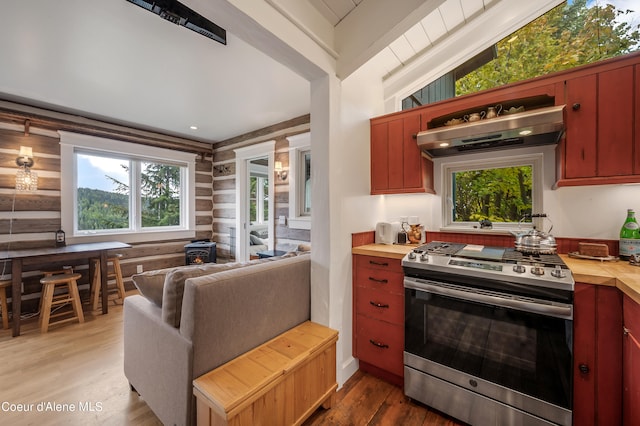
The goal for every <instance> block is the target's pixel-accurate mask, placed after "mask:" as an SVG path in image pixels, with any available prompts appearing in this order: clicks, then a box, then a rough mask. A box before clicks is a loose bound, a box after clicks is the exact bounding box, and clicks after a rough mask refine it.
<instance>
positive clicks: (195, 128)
mask: <svg viewBox="0 0 640 426" xmlns="http://www.w3.org/2000/svg"><path fill="white" fill-rule="evenodd" d="M189 128H190V129H191V130H198V126H189Z"/></svg>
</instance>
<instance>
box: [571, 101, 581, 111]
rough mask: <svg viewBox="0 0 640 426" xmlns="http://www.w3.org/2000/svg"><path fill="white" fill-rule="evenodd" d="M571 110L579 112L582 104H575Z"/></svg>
mask: <svg viewBox="0 0 640 426" xmlns="http://www.w3.org/2000/svg"><path fill="white" fill-rule="evenodd" d="M571 109H573V110H574V111H577V110H579V109H580V104H579V103H577V102H576V103H575V104H573V105H572V106H571Z"/></svg>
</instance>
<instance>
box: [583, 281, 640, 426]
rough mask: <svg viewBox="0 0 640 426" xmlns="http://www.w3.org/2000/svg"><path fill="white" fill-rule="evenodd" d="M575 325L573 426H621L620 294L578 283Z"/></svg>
mask: <svg viewBox="0 0 640 426" xmlns="http://www.w3.org/2000/svg"><path fill="white" fill-rule="evenodd" d="M573 326H574V335H573V339H574V340H573V347H574V370H573V391H574V394H573V401H574V402H573V424H574V425H576V426H578V425H579V426H589V425H601V426H605V425H606V426H608V425H620V424H622V374H623V370H622V338H623V335H622V294H621V293H620V291H619V290H618V289H617V288H616V287H607V286H602V285H590V284H582V283H576V285H575V293H574V319H573ZM625 374H626V373H625ZM638 403H639V404H640V400H639V401H638ZM639 419H640V418H639ZM636 424H640V423H636Z"/></svg>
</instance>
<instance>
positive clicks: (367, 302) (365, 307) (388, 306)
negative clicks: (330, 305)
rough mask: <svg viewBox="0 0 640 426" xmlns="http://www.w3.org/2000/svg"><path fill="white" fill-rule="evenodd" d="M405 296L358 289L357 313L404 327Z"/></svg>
mask: <svg viewBox="0 0 640 426" xmlns="http://www.w3.org/2000/svg"><path fill="white" fill-rule="evenodd" d="M403 304H404V295H403V294H397V293H389V292H387V291H381V290H376V289H372V288H366V287H356V313H357V314H362V315H366V316H368V317H370V318H374V319H377V320H381V321H386V322H390V323H393V324H397V325H400V326H403V325H404V306H403Z"/></svg>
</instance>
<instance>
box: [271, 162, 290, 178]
mask: <svg viewBox="0 0 640 426" xmlns="http://www.w3.org/2000/svg"><path fill="white" fill-rule="evenodd" d="M273 170H274V171H275V172H276V176H278V177H279V178H280V180H287V171H286V170H284V169H283V168H282V161H276V162H275V164H274V166H273Z"/></svg>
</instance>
